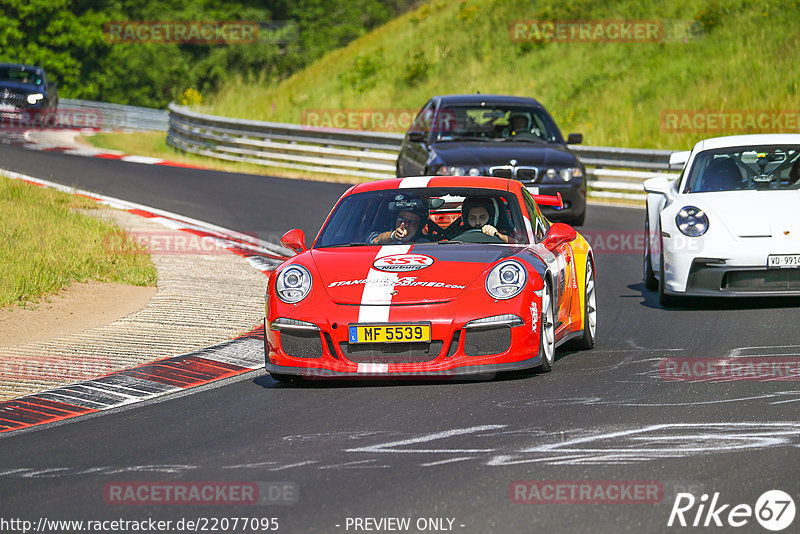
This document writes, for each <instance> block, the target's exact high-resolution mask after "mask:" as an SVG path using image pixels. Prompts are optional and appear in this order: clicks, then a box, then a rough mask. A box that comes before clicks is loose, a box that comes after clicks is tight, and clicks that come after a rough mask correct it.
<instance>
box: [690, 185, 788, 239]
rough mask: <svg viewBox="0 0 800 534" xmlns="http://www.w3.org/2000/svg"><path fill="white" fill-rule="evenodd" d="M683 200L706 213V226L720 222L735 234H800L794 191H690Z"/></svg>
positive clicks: (760, 235)
mask: <svg viewBox="0 0 800 534" xmlns="http://www.w3.org/2000/svg"><path fill="white" fill-rule="evenodd" d="M695 198H696V200H695ZM687 200H688V202H687V205H696V206H697V207H698V208H701V209H704V210H706V211H707V212H708V217H709V228H713V227H714V224H715V223H721V224H722V225H723V226H725V227H726V228H727V229H728V231H730V233H731V234H733V235H734V236H736V237H768V236H775V235H781V234H783V233H784V232H786V231H789V232H791V233H792V234H793V235H798V234H800V191H798V190H784V191H726V192H715V193H694V194H692V195H690V196H689V197H688V199H687Z"/></svg>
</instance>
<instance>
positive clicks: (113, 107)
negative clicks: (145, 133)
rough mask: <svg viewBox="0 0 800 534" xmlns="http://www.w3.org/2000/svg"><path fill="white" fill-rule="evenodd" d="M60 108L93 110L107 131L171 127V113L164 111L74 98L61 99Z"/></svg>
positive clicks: (163, 129)
mask: <svg viewBox="0 0 800 534" xmlns="http://www.w3.org/2000/svg"><path fill="white" fill-rule="evenodd" d="M58 107H59V109H61V110H63V109H70V110H92V111H95V112H98V114H99V115H100V119H99V121H100V124H101V125H102V128H103V129H105V130H157V131H166V130H167V127H168V125H169V112H167V111H166V110H163V109H152V108H143V107H140V106H125V105H122V104H108V103H105V102H91V101H89V100H78V99H72V98H60V99H59V101H58Z"/></svg>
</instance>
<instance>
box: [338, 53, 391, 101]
mask: <svg viewBox="0 0 800 534" xmlns="http://www.w3.org/2000/svg"><path fill="white" fill-rule="evenodd" d="M382 67H383V50H382V49H379V50H377V51H375V52H374V53H371V54H360V55H358V56H356V59H355V61H354V62H353V64H352V67H351V68H350V69H348V70H346V71H344V72H342V73H340V74H339V81H341V83H342V85H344V86H347V87H352V88H353V90H354V91H355V92H357V93H363V92H365V91H367V90H368V89H372V88H373V87H375V84H376V83H377V78H376V75H377V74H378V71H380V69H381V68H382Z"/></svg>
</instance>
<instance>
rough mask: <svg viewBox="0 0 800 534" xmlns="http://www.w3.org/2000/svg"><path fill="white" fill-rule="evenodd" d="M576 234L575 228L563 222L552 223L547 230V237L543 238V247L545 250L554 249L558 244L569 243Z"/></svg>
mask: <svg viewBox="0 0 800 534" xmlns="http://www.w3.org/2000/svg"><path fill="white" fill-rule="evenodd" d="M577 236H578V232H576V231H575V228H573V227H571V226H570V225H568V224H564V223H553V225H552V226H550V230H548V232H547V237H546V238H545V239H544V248H546V249H547V250H550V251H552V250H555V249H556V248H557V247H558V246H559V245H563V244H564V243H569V242H570V241H572V240H573V239H575V238H576V237H577Z"/></svg>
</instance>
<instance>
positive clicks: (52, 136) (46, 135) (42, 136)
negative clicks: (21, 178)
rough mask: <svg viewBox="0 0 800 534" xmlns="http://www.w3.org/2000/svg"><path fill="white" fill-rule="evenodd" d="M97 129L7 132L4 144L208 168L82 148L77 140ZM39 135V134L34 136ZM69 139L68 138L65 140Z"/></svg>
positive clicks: (151, 162) (40, 149)
mask: <svg viewBox="0 0 800 534" xmlns="http://www.w3.org/2000/svg"><path fill="white" fill-rule="evenodd" d="M99 131H103V130H98V129H96V128H83V129H57V130H25V131H19V132H5V134H4V135H3V142H5V143H7V144H11V145H16V146H20V147H22V148H25V149H27V150H38V151H41V152H59V153H62V154H69V155H72V156H84V157H90V158H100V159H110V160H118V161H124V162H127V163H141V164H144V165H164V166H167V167H183V168H187V169H205V168H206V167H203V166H201V165H191V164H188V163H179V162H177V161H170V160H167V159H162V158H152V157H149V156H134V155H130V154H124V153H122V152H118V151H115V150H106V149H101V148H94V147H90V146H82V145H80V144H79V143H77V142H76V141H75V139H74V138H75V137H76V136H78V135H91V134H95V133H98V132H99ZM34 134H37V135H34ZM65 136H66V137H67V138H66V139H65Z"/></svg>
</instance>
